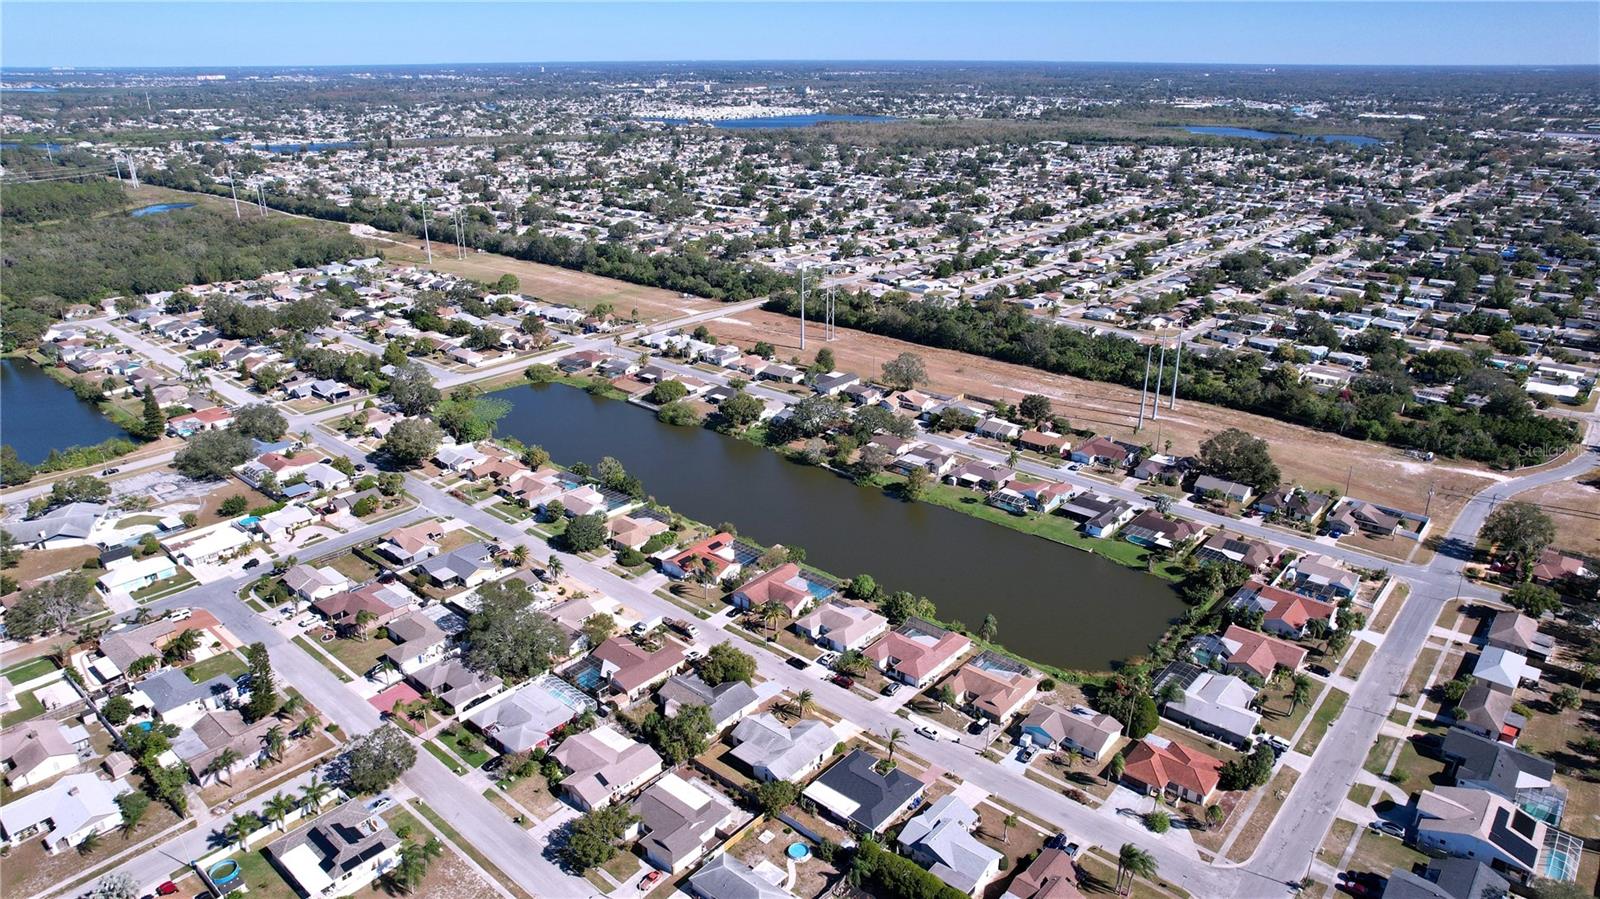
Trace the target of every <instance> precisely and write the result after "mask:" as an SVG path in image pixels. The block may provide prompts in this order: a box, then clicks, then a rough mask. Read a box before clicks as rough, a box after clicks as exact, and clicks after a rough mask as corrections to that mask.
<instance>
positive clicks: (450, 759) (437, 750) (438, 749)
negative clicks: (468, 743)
mask: <svg viewBox="0 0 1600 899" xmlns="http://www.w3.org/2000/svg"><path fill="white" fill-rule="evenodd" d="M422 746H423V748H424V749H426V750H428V752H429V753H430V754H431V755H432V756H433V757H434V758H436V759H438V760H439V761H440V763H442V764H443V765H444V766H445V767H446V768H449V769H450V773H452V774H466V773H467V766H466V765H463V764H461V762H459V761H457V760H456V758H455V757H454V756H452V755H451V754H450V751H449V750H447V749H445V748H444V747H443V746H440V745H439V744H438V743H435V742H433V741H432V740H425V741H423V743H422Z"/></svg>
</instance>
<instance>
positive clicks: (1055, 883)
mask: <svg viewBox="0 0 1600 899" xmlns="http://www.w3.org/2000/svg"><path fill="white" fill-rule="evenodd" d="M1001 899H1084V894H1083V891H1082V890H1081V889H1079V888H1078V866H1077V863H1076V862H1074V861H1073V859H1072V856H1070V855H1068V854H1067V852H1066V850H1065V849H1046V850H1044V851H1042V852H1040V853H1039V854H1038V856H1036V857H1035V858H1034V860H1033V861H1032V862H1031V863H1030V864H1029V865H1028V867H1027V868H1025V869H1023V871H1022V872H1021V873H1020V874H1018V875H1017V876H1016V877H1013V878H1012V879H1011V885H1010V886H1008V887H1006V892H1005V895H1004V896H1002V897H1001Z"/></svg>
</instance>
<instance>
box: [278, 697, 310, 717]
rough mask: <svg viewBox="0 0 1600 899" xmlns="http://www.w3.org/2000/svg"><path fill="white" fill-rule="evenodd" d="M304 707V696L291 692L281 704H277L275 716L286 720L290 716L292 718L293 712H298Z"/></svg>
mask: <svg viewBox="0 0 1600 899" xmlns="http://www.w3.org/2000/svg"><path fill="white" fill-rule="evenodd" d="M305 707H306V700H305V697H304V696H301V695H300V694H298V693H292V694H290V695H289V697H288V698H287V699H285V700H284V701H283V703H282V704H281V705H279V706H278V711H277V716H278V717H279V718H282V719H283V720H285V721H287V720H289V719H290V718H293V717H294V716H295V713H297V712H299V711H300V710H301V709H303V708H305Z"/></svg>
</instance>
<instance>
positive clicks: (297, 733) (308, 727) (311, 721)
mask: <svg viewBox="0 0 1600 899" xmlns="http://www.w3.org/2000/svg"><path fill="white" fill-rule="evenodd" d="M321 726H322V716H321V715H318V714H317V713H316V712H312V713H310V714H309V715H306V716H305V717H304V718H302V719H300V723H299V724H298V725H296V726H295V729H294V734H293V736H294V737H296V738H297V739H301V740H303V739H305V738H306V737H309V736H311V735H312V734H314V733H316V732H317V728H319V727H321Z"/></svg>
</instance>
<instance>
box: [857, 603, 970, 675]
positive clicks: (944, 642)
mask: <svg viewBox="0 0 1600 899" xmlns="http://www.w3.org/2000/svg"><path fill="white" fill-rule="evenodd" d="M971 646H972V641H971V640H968V639H967V638H966V637H963V636H962V635H960V634H958V633H955V632H954V631H948V630H945V629H944V628H942V627H939V626H938V625H935V624H931V623H929V622H927V621H924V620H922V619H921V618H908V619H906V622H905V623H904V624H902V625H900V626H899V627H897V628H895V629H894V630H892V631H890V632H888V633H887V634H884V635H883V636H882V637H879V638H878V639H877V640H876V641H874V642H873V644H872V645H871V646H868V647H867V649H866V656H867V658H868V659H871V660H872V662H873V664H875V665H877V666H878V670H879V671H882V672H883V673H884V675H885V676H887V677H892V678H894V679H895V680H898V681H901V682H902V683H905V684H907V685H909V686H912V687H916V688H918V689H921V688H923V687H926V686H928V685H929V684H931V683H933V682H934V681H936V680H938V678H939V676H940V675H942V674H944V673H945V671H947V670H949V669H950V666H952V665H954V664H955V662H956V660H957V659H958V658H960V657H961V654H962V653H964V652H966V651H967V649H968V648H969V647H971Z"/></svg>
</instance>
